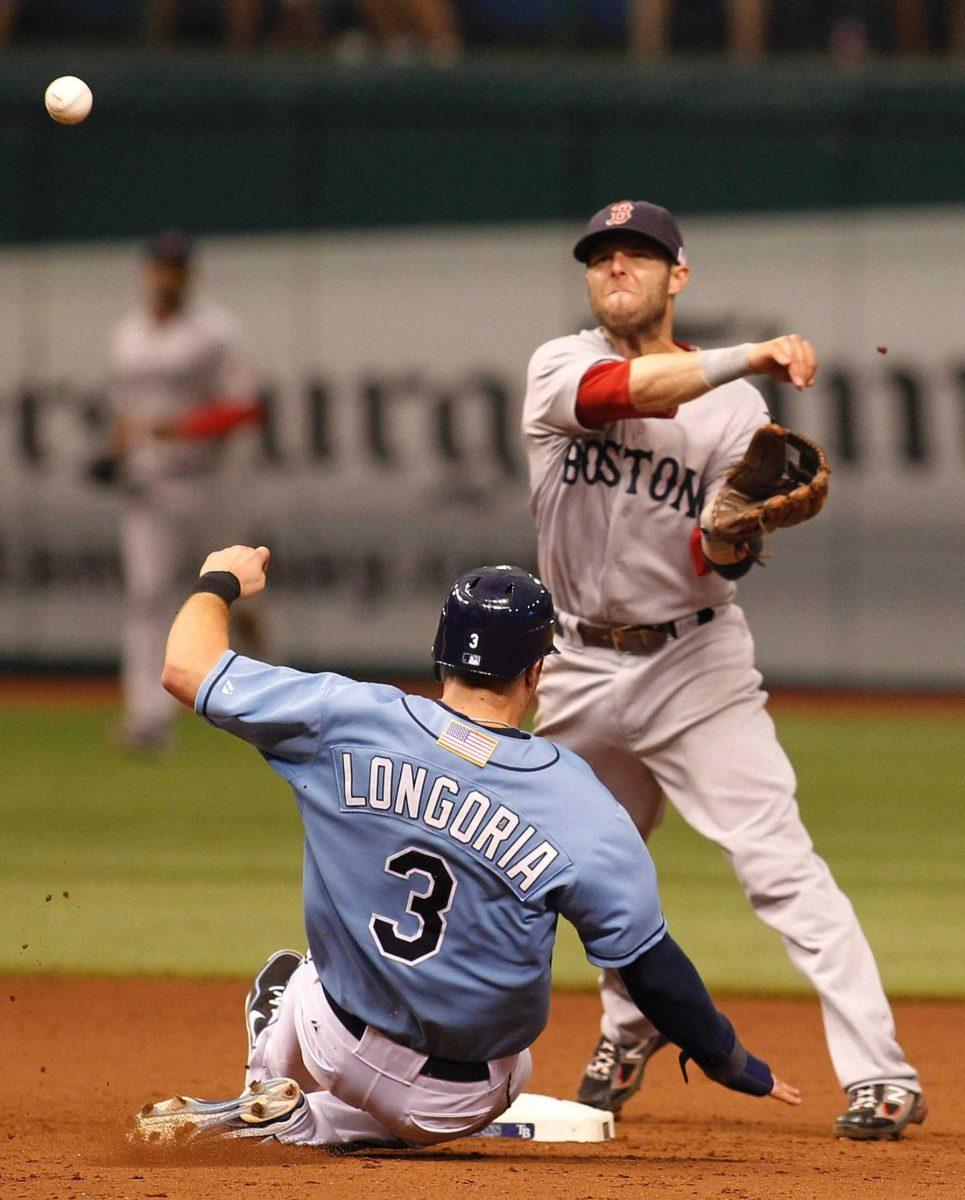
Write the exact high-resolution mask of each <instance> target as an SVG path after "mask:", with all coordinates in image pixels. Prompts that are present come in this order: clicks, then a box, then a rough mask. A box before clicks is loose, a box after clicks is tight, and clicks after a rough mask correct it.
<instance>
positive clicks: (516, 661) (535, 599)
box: [432, 566, 559, 679]
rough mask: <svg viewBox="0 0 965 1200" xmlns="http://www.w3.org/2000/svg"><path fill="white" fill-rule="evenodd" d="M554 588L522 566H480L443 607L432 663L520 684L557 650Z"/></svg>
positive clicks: (456, 587) (468, 574) (461, 581)
mask: <svg viewBox="0 0 965 1200" xmlns="http://www.w3.org/2000/svg"><path fill="white" fill-rule="evenodd" d="M555 621H556V614H555V612H554V611H553V597H552V596H551V595H550V593H549V588H546V587H544V586H543V584H542V583H540V581H539V580H538V579H537V578H536V576H535V575H530V574H529V572H528V571H524V570H522V569H521V568H520V567H508V566H498V567H495V566H489V567H477V568H476V569H475V570H474V571H467V572H466V574H465V575H460V576H459V578H458V579H457V580H456V582H455V583H454V584H453V585H452V587H451V588H450V589H449V595H448V596H447V597H446V602H445V604H444V605H443V606H442V616H441V617H440V618H439V628H438V630H437V631H436V640H435V645H434V646H433V647H432V661H433V662H434V663H435V668H436V678H439V676H440V668H441V667H455V668H457V669H458V670H460V671H471V672H472V673H473V674H475V675H492V676H494V677H495V678H497V679H515V678H516V677H517V676H518V675H522V673H523V672H524V671H525V670H526V668H527V667H529V666H532V664H533V663H534V662H536V661H537V659H540V658H542V657H543V656H544V655H546V654H558V653H559V651H558V650H557V649H556V647H555V646H554V645H553V630H554V625H555Z"/></svg>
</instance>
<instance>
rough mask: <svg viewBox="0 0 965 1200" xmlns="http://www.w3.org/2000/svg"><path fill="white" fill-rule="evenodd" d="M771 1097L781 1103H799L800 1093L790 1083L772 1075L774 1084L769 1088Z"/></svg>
mask: <svg viewBox="0 0 965 1200" xmlns="http://www.w3.org/2000/svg"><path fill="white" fill-rule="evenodd" d="M771 1099H772V1100H780V1101H781V1102H782V1103H783V1104H800V1103H801V1093H800V1091H799V1090H798V1089H797V1088H796V1087H794V1085H793V1084H791V1083H785V1082H784V1080H783V1079H778V1077H777V1076H776V1075H775V1076H774V1086H773V1087H772V1088H771Z"/></svg>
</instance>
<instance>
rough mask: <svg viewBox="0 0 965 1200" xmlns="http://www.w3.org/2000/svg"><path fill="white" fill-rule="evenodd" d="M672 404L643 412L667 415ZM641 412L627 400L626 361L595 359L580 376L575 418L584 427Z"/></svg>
mask: <svg viewBox="0 0 965 1200" xmlns="http://www.w3.org/2000/svg"><path fill="white" fill-rule="evenodd" d="M676 415H677V409H676V408H668V409H664V410H663V411H662V412H654V413H647V414H646V416H647V417H648V418H649V417H661V418H664V419H670V418H672V417H675V416H676ZM643 416H644V414H643V413H641V412H638V411H637V409H635V408H634V407H633V404H632V402H631V400H630V361H629V359H625V360H624V361H623V362H600V363H595V364H594V365H593V366H592V367H590V369H589V370H588V371H587V372H586V374H585V375H584V376H583V378H582V379H581V380H580V387H579V391H578V392H577V396H576V419H577V420H578V421H579V423H580V424H581V425H583V426H586V427H587V428H593V427H602V426H603V425H612V423H613V422H614V421H626V420H627V419H629V418H637V419H642V418H643Z"/></svg>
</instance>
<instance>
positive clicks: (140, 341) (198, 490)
mask: <svg viewBox="0 0 965 1200" xmlns="http://www.w3.org/2000/svg"><path fill="white" fill-rule="evenodd" d="M192 278H193V275H192V248H191V245H190V243H189V242H188V240H187V239H186V238H185V237H184V235H183V234H181V233H178V232H175V231H168V232H165V233H161V234H158V235H157V237H155V238H154V239H153V240H152V241H151V243H150V245H149V247H148V252H147V257H146V261H145V263H144V301H143V304H142V305H141V306H139V307H138V308H137V309H136V310H135V311H134V312H132V313H130V314H129V315H128V316H127V317H125V318H124V320H123V321H122V322H121V324H120V325H119V327H118V328H117V330H116V332H115V334H114V337H113V341H112V344H111V368H112V376H113V386H112V393H111V398H112V406H113V410H114V415H115V423H114V429H113V434H112V444H111V451H112V457H111V461H112V464H113V472H112V473H113V474H114V475H116V477H117V480H118V482H120V483H121V485H122V488H123V496H124V502H123V511H122V517H121V559H122V566H123V574H124V587H125V600H126V606H125V616H124V629H123V638H122V664H123V665H122V681H123V693H124V719H123V723H122V727H121V732H120V741H121V744H122V745H123V746H125V747H126V748H129V749H138V750H154V749H161V748H163V746H164V745H165V744H166V742H167V739H168V735H169V725H170V722H171V720H172V718H173V716H174V712H175V710H176V707H177V705H176V703H175V701H173V700H172V699H171V697H170V696H168V695H167V694H166V693H165V691H164V689H163V688H162V687H161V685H160V682H159V677H160V671H161V664H162V662H163V660H164V642H165V638H166V636H167V630H168V625H169V624H170V620H171V613H172V612H173V611H174V609H175V607H176V606H177V600H178V595H179V589H178V580H179V575H180V571H181V566H182V562H183V555H184V553H185V548H186V547H190V546H191V544H192V542H193V540H194V530H195V529H196V527H197V522H198V519H199V517H200V516H201V515H203V514H206V513H208V512H209V511H210V509H211V508H212V505H213V504H214V503H215V500H216V497H215V496H213V495H212V494H211V488H210V482H209V477H210V472H211V470H212V468H213V467H214V465H215V464H216V462H217V460H218V457H219V456H218V449H219V445H218V444H219V443H220V442H223V440H224V439H225V438H226V437H227V436H228V435H229V434H230V433H231V432H232V431H233V430H235V429H237V428H239V427H240V426H243V425H249V424H252V423H256V422H259V421H260V420H261V416H262V410H261V406H260V403H259V402H258V400H257V398H256V395H255V379H254V374H253V372H252V370H251V367H250V366H249V364H248V361H247V359H246V357H245V355H244V353H243V351H242V345H241V336H240V332H239V329H238V327H237V325H236V323H235V321H234V319H233V318H232V317H231V316H230V315H229V314H228V313H227V312H225V311H224V310H223V309H221V308H219V307H216V306H215V305H213V304H209V303H207V302H202V301H195V300H193V298H192V295H191V290H192ZM251 632H252V631H251V630H249V633H251Z"/></svg>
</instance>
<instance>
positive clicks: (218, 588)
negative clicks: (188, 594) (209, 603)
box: [194, 571, 241, 607]
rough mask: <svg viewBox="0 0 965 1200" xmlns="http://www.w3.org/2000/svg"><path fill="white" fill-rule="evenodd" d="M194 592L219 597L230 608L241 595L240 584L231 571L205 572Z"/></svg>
mask: <svg viewBox="0 0 965 1200" xmlns="http://www.w3.org/2000/svg"><path fill="white" fill-rule="evenodd" d="M194 590H195V592H211V593H212V594H213V595H215V596H220V597H221V599H222V600H223V601H224V602H225V604H227V605H228V606H229V607H230V605H231V604H232V603H233V602H234V601H235V600H237V599H238V597H239V596H240V595H241V582H240V581H239V579H238V576H237V575H235V574H234V572H232V571H205V573H204V574H203V575H202V576H201V578H200V579H199V580H198V582H197V585H196V586H195V589H194Z"/></svg>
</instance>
